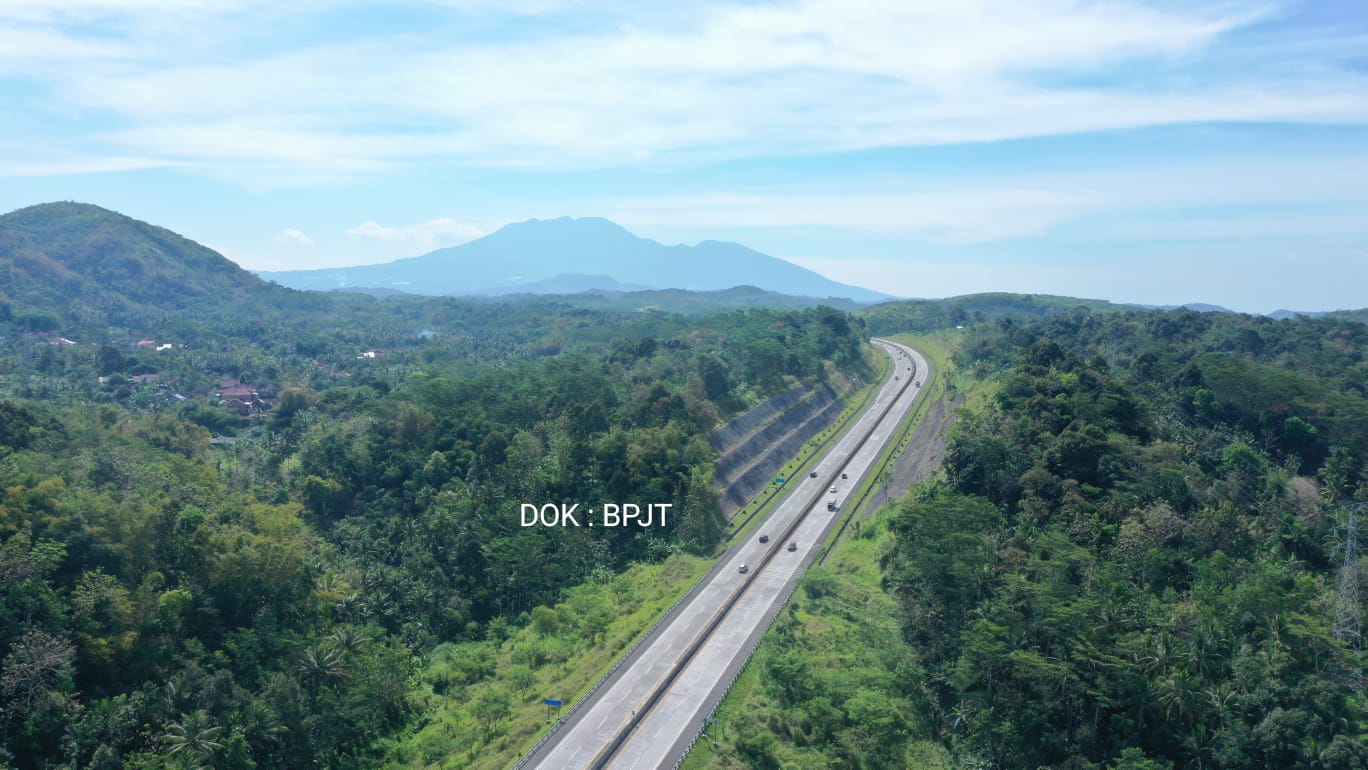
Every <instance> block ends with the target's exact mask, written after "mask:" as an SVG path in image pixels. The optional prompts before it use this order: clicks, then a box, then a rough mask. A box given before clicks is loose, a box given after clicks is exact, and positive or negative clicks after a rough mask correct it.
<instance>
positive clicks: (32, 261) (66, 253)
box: [0, 202, 279, 323]
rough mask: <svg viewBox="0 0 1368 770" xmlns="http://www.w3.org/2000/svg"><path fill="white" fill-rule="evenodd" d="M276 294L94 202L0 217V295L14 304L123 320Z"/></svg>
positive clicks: (81, 317)
mask: <svg viewBox="0 0 1368 770" xmlns="http://www.w3.org/2000/svg"><path fill="white" fill-rule="evenodd" d="M278 291H279V290H278V289H275V288H274V287H271V286H270V285H269V284H267V283H266V282H265V281H262V280H261V279H260V278H257V277H256V276H254V275H252V274H251V273H249V272H247V271H246V270H243V269H242V268H240V267H238V266H237V265H236V264H234V263H233V262H231V261H229V260H228V259H226V258H224V257H223V256H222V255H220V254H218V253H217V252H215V251H213V250H212V249H209V248H206V247H204V246H201V245H200V244H198V243H195V242H194V241H191V240H189V239H187V238H183V237H181V236H179V235H177V234H175V233H173V232H171V231H170V230H165V229H163V228H160V227H156V226H154V225H150V224H147V223H146V222H140V221H138V220H136V219H132V218H130V217H127V216H124V215H122V214H119V213H116V212H113V211H109V210H107V209H103V208H100V207H99V206H92V205H89V204H85V203H70V202H66V203H44V204H40V205H37V206H29V207H28V208H23V209H19V210H18V211H13V212H10V213H8V214H5V215H3V216H0V299H3V300H4V301H7V302H8V303H9V304H11V305H13V306H16V307H23V308H27V309H29V310H39V311H49V312H52V313H55V314H56V315H57V316H59V317H61V318H64V319H66V320H68V321H72V322H78V323H100V322H102V321H103V322H123V321H128V320H132V319H135V318H144V317H147V316H148V315H158V314H165V313H168V312H174V311H177V310H183V309H186V308H191V307H195V306H197V305H200V304H202V303H204V302H206V301H209V302H212V303H214V304H216V305H223V304H228V303H231V302H233V301H235V300H241V299H245V298H247V297H249V296H261V295H265V294H274V293H276V292H278Z"/></svg>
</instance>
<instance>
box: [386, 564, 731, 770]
mask: <svg viewBox="0 0 1368 770" xmlns="http://www.w3.org/2000/svg"><path fill="white" fill-rule="evenodd" d="M710 565H711V560H709V559H704V558H699V557H694V556H686V555H682V554H681V555H675V556H671V557H669V558H668V559H666V560H665V561H663V562H660V563H658V564H650V565H646V564H639V565H635V566H633V567H631V568H629V569H627V570H626V571H624V572H622V573H619V574H616V575H614V574H611V573H608V572H606V571H603V572H599V573H597V574H595V575H594V576H593V577H592V578H591V579H590V580H589V581H588V582H586V583H584V584H582V585H579V586H577V587H575V588H574V589H571V590H570V591H568V592H567V593H566V597H565V600H564V601H562V602H561V603H559V604H557V605H556V606H555V607H545V606H541V607H535V608H533V610H532V612H531V613H530V615H529V616H528V617H529V621H528V622H527V624H526V625H525V626H523V627H522V628H520V629H513V628H512V627H510V626H507V625H499V626H497V627H496V629H495V630H496V631H497V634H494V635H491V637H490V638H488V639H484V640H480V641H468V642H447V643H443V644H439V645H438V646H437V647H435V648H434V649H433V650H432V651H431V652H429V653H428V654H427V655H426V656H424V662H423V667H422V669H421V671H420V673H419V685H418V687H417V688H416V689H415V691H414V694H413V697H414V698H416V699H418V701H419V702H420V704H421V705H420V707H419V711H420V713H421V714H422V715H423V716H422V719H421V722H419V723H417V724H415V725H414V726H413V728H412V730H411V732H406V733H405V734H402V735H400V736H397V737H396V738H394V739H392V740H390V741H388V742H386V748H387V757H386V759H387V763H388V765H390V766H394V767H428V766H431V767H443V768H446V767H471V768H498V767H507V766H509V765H511V764H513V763H514V762H515V761H517V759H518V757H519V756H520V755H521V754H522V752H523V751H525V750H526V749H527V748H528V747H529V746H530V745H531V744H532V743H534V742H535V740H536V738H537V737H538V736H539V735H540V733H542V732H543V731H544V730H545V729H546V728H548V727H549V726H550V725H549V721H548V720H552V719H554V716H555V715H554V714H552V713H548V709H547V707H546V706H545V705H543V703H542V700H543V699H545V698H556V699H559V700H561V701H563V702H565V703H566V704H567V706H568V705H569V704H572V703H574V702H575V701H576V700H578V699H579V697H580V696H581V695H583V694H584V692H585V691H586V690H588V688H589V687H590V686H591V685H592V684H593V683H594V682H596V681H597V680H598V679H599V677H600V676H602V675H603V674H604V673H606V672H607V670H608V668H609V667H610V666H611V665H612V663H613V662H615V661H616V660H617V659H618V658H619V657H620V656H621V655H622V653H624V652H625V651H626V650H627V648H628V647H630V646H631V644H632V643H633V642H635V641H636V639H637V638H638V637H639V636H640V635H641V634H643V633H644V632H645V631H646V630H647V629H649V628H650V627H651V626H652V625H653V624H654V623H655V621H656V620H657V619H658V618H659V617H660V615H661V614H662V613H663V612H664V611H665V610H666V609H667V608H668V607H669V606H670V605H671V604H672V603H673V602H674V601H675V600H676V599H678V597H679V596H680V595H681V594H683V593H684V591H685V590H687V589H688V587H689V586H690V585H692V584H693V583H694V582H695V581H697V579H698V578H699V577H701V576H702V574H703V573H704V572H705V571H706V570H707V568H708V567H709V566H710ZM505 635H507V638H503V637H504V636H505Z"/></svg>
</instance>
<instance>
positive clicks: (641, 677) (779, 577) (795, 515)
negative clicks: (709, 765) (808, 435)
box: [517, 340, 928, 770]
mask: <svg viewBox="0 0 1368 770" xmlns="http://www.w3.org/2000/svg"><path fill="white" fill-rule="evenodd" d="M874 342H875V343H876V344H878V345H879V346H880V347H882V348H883V349H884V350H885V351H886V352H888V354H889V355H890V357H892V359H893V360H894V362H895V364H896V366H895V370H896V372H897V378H896V379H894V378H890V379H889V380H888V382H887V383H885V384H884V386H883V387H882V388H881V389H880V391H879V393H878V395H877V396H876V397H875V398H874V399H873V402H872V403H871V405H870V406H869V407H868V408H867V409H866V410H865V412H864V413H863V414H862V415H860V416H859V417H858V418H857V419H856V421H855V424H854V425H853V426H852V428H851V429H850V430H848V431H847V432H846V433H845V435H844V436H842V437H841V438H840V440H839V441H837V442H836V443H835V445H834V446H833V447H832V448H831V450H830V451H829V452H828V453H827V454H826V455H825V456H824V457H823V458H822V459H821V460H819V461H818V462H817V464H816V465H815V466H813V470H815V472H816V476H815V477H813V476H810V475H805V476H803V477H802V478H799V479H791V480H790V481H789V485H790V487H791V488H790V489H789V491H788V494H787V497H785V499H784V500H783V501H782V502H781V503H780V504H779V505H778V506H777V507H776V508H775V510H774V511H772V512H771V513H770V514H769V516H768V517H767V518H766V520H765V521H764V522H763V523H762V524H761V525H760V527H759V528H757V529H755V530H754V531H753V532H754V534H753V535H752V536H751V537H749V538H748V540H747V541H746V542H744V543H741V544H739V545H737V546H735V547H734V548H732V550H730V551H729V552H728V553H727V554H725V555H724V556H723V557H722V559H721V560H720V561H719V564H718V566H717V567H714V569H713V570H712V571H711V572H710V573H709V574H708V576H707V578H705V579H704V580H703V581H701V582H700V583H699V585H698V586H696V587H695V588H694V589H693V590H692V591H691V592H690V594H689V596H687V597H686V599H685V601H683V602H681V603H680V604H679V605H678V606H677V607H676V608H675V609H674V610H672V611H671V613H670V614H669V615H668V616H667V617H666V618H665V620H664V621H663V622H662V623H660V625H659V626H657V628H656V629H655V630H654V631H653V632H652V633H651V635H650V636H648V637H647V639H646V640H645V641H644V642H643V643H642V644H640V645H638V646H637V647H636V648H635V651H634V652H632V653H631V654H630V656H629V657H628V659H626V660H624V661H623V663H622V664H621V665H620V666H618V667H617V669H616V670H615V671H614V673H613V674H612V676H611V677H610V678H609V679H608V680H606V681H605V682H603V683H602V684H601V685H600V686H599V687H598V688H596V689H595V690H594V691H593V692H592V693H591V694H590V695H589V696H588V698H587V700H586V701H585V702H584V703H582V704H579V706H578V708H576V709H575V710H574V711H573V712H572V713H571V714H570V715H569V716H567V717H566V718H565V719H564V721H563V723H562V724H560V725H559V726H558V728H557V729H556V730H555V731H554V732H553V733H552V734H551V735H550V736H549V737H548V738H547V739H546V740H544V741H543V742H542V743H541V744H540V745H539V746H538V747H537V748H536V749H534V750H533V752H532V753H531V754H529V755H528V756H526V757H524V758H523V760H522V761H521V762H519V764H518V765H517V766H518V767H538V768H548V769H551V768H554V769H555V770H563V769H566V768H595V770H597V768H643V769H646V768H661V767H673V766H675V764H676V763H677V762H678V761H679V760H680V759H681V758H682V757H683V756H684V754H685V753H686V752H687V751H688V748H689V746H690V745H691V741H692V740H693V737H694V736H695V735H696V734H697V732H698V729H699V727H700V726H701V724H702V722H703V720H704V719H706V718H707V716H708V715H709V714H710V713H711V712H712V710H713V708H714V707H715V706H716V704H717V702H718V701H719V700H720V699H721V698H722V696H723V695H724V694H725V691H726V688H727V686H728V685H729V683H730V682H731V681H732V678H733V677H734V675H735V673H736V672H737V671H738V670H739V669H740V667H741V666H742V665H744V663H745V661H746V659H747V658H748V657H749V654H750V651H751V650H752V649H753V648H754V645H755V643H756V642H757V641H758V639H759V637H760V636H761V635H762V634H763V633H764V631H765V629H766V628H768V627H769V623H770V620H771V618H773V616H774V615H775V614H776V613H777V612H778V611H779V610H780V608H781V607H782V604H783V602H784V600H785V599H787V597H788V595H789V594H790V593H791V592H792V589H793V586H794V585H796V583H797V581H798V579H799V577H801V575H802V573H803V571H804V570H805V569H806V567H807V565H808V563H809V562H811V561H812V559H813V558H815V556H816V546H817V545H819V544H820V543H821V541H822V538H823V536H824V533H825V532H827V531H828V529H829V527H831V526H832V525H833V524H834V523H835V521H836V519H837V517H839V516H840V515H841V512H842V510H844V504H845V503H846V502H847V498H851V500H852V501H853V493H854V492H855V491H856V489H858V486H859V484H860V482H861V481H862V479H863V478H864V476H865V475H866V474H867V473H872V472H873V470H872V469H873V464H874V462H875V460H876V459H877V458H878V456H879V454H880V452H881V451H882V450H883V448H884V446H885V445H886V444H887V443H888V442H889V441H890V440H892V439H893V437H894V435H895V429H896V427H897V424H898V422H899V421H900V420H901V419H902V417H903V415H905V414H906V413H907V411H908V410H909V409H910V408H911V407H912V404H913V403H914V401H915V399H916V398H917V396H918V395H919V394H920V388H918V387H916V386H915V385H913V383H912V381H913V380H919V379H921V378H922V377H924V376H925V375H926V373H927V372H928V369H927V365H926V361H925V359H924V358H923V357H922V356H921V354H919V353H917V352H916V351H914V350H912V349H910V348H907V347H905V346H902V345H896V344H895V343H891V342H888V341H885V340H874ZM843 473H844V474H845V475H846V476H847V477H848V478H846V479H842V478H841V475H842V474H843ZM833 486H834V487H835V488H836V490H837V491H836V492H835V493H834V494H832V493H831V492H830V491H829V489H830V488H831V487H833ZM832 498H834V499H835V500H836V501H837V510H836V511H830V510H828V501H829V500H830V499H832ZM760 534H766V535H769V542H768V543H761V542H759V537H758V536H759V535H760ZM791 541H792V542H796V543H797V544H798V548H797V550H796V551H789V550H787V547H786V546H787V545H788V544H789V542H791ZM743 564H744V565H747V568H748V569H747V571H746V572H745V573H742V572H741V565H743Z"/></svg>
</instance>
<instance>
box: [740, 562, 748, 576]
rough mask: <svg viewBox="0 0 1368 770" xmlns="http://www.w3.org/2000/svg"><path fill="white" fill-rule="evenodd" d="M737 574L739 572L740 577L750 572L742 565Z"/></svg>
mask: <svg viewBox="0 0 1368 770" xmlns="http://www.w3.org/2000/svg"><path fill="white" fill-rule="evenodd" d="M737 572H740V573H741V574H742V575H744V574H746V573H747V572H750V567H747V566H746V565H744V564H742V565H741V569H739V570H737Z"/></svg>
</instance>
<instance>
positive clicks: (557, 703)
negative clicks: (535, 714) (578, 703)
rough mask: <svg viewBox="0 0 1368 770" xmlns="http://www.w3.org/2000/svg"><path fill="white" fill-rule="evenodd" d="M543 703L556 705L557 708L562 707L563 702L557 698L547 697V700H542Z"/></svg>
mask: <svg viewBox="0 0 1368 770" xmlns="http://www.w3.org/2000/svg"><path fill="white" fill-rule="evenodd" d="M542 703H545V704H546V705H548V706H555V707H556V708H560V707H561V702H560V701H558V700H556V699H555V698H547V699H546V700H544V701H542Z"/></svg>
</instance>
